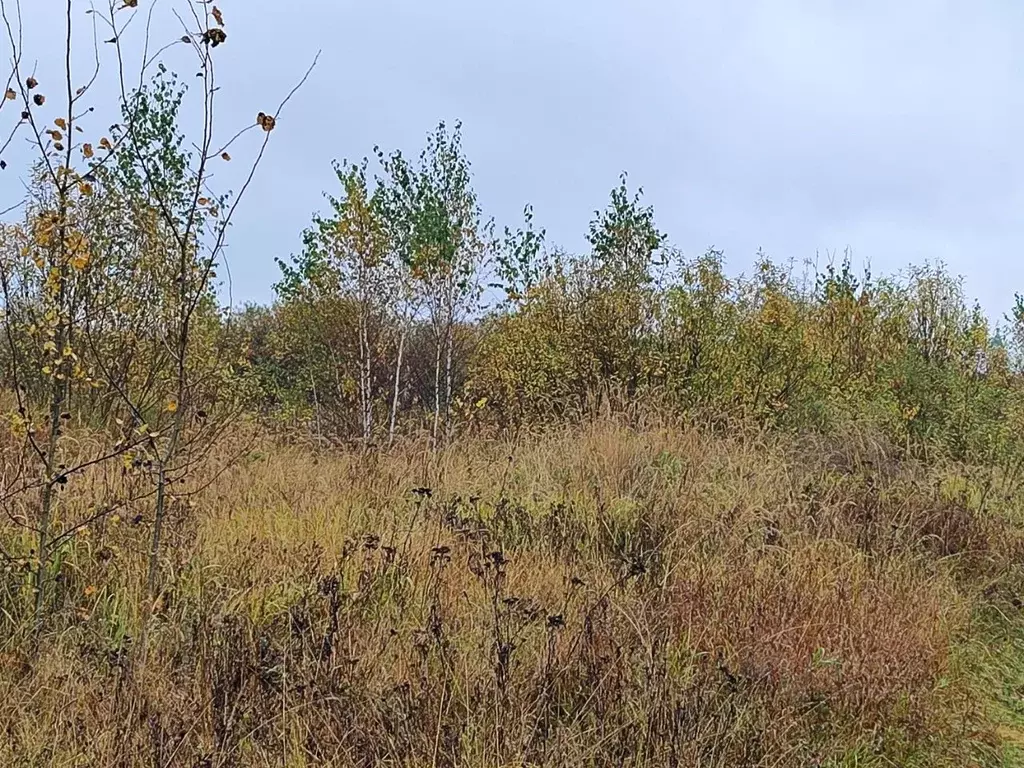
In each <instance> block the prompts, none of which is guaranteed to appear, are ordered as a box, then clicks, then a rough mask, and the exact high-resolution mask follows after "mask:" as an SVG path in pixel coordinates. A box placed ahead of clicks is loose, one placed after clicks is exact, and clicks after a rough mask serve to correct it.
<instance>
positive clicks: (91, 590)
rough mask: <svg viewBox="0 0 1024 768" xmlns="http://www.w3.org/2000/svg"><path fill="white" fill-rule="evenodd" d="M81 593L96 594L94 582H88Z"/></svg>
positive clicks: (90, 595) (87, 595) (89, 595)
mask: <svg viewBox="0 0 1024 768" xmlns="http://www.w3.org/2000/svg"><path fill="white" fill-rule="evenodd" d="M83 594H84V595H85V596H86V597H92V596H93V595H95V594H96V585H95V584H90V585H89V586H88V587H86V588H85V589H84V590H83Z"/></svg>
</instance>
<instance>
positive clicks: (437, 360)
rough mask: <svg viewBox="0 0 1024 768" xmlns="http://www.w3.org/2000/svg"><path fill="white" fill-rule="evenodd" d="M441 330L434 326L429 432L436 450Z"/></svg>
mask: <svg viewBox="0 0 1024 768" xmlns="http://www.w3.org/2000/svg"><path fill="white" fill-rule="evenodd" d="M440 331H441V329H440V327H438V325H437V324H435V326H434V426H433V428H432V429H431V430H430V437H431V441H432V442H433V444H434V448H435V449H436V448H437V432H438V427H439V426H440V424H441V347H442V345H443V343H444V342H443V341H442V338H441V332H440Z"/></svg>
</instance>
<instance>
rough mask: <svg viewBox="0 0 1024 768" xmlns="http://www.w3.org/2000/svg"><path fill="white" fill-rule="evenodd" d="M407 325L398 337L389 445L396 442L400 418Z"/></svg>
mask: <svg viewBox="0 0 1024 768" xmlns="http://www.w3.org/2000/svg"><path fill="white" fill-rule="evenodd" d="M405 332H406V327H405V324H404V323H403V324H402V329H401V331H399V335H398V356H397V359H396V360H395V389H394V392H393V393H392V397H391V423H390V424H388V445H389V446H390V445H392V444H393V443H394V442H395V421H396V420H397V418H398V394H399V391H400V389H401V385H402V355H403V354H404V352H405Z"/></svg>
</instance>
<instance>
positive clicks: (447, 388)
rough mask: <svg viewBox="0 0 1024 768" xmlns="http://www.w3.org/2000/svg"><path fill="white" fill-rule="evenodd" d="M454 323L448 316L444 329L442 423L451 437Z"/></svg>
mask: <svg viewBox="0 0 1024 768" xmlns="http://www.w3.org/2000/svg"><path fill="white" fill-rule="evenodd" d="M454 326H455V323H454V322H453V321H452V319H451V318H450V317H449V318H448V327H447V328H446V329H445V337H446V339H445V371H444V425H445V434H446V435H447V437H449V438H450V437H451V428H452V347H453V346H454V345H455V328H454Z"/></svg>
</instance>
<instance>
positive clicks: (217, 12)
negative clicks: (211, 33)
mask: <svg viewBox="0 0 1024 768" xmlns="http://www.w3.org/2000/svg"><path fill="white" fill-rule="evenodd" d="M212 13H213V18H215V19H216V20H217V23H218V24H220V25H221V26H222V27H223V26H224V14H223V13H221V12H220V8H218V7H217V6H216V5H215V6H213V11H212Z"/></svg>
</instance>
